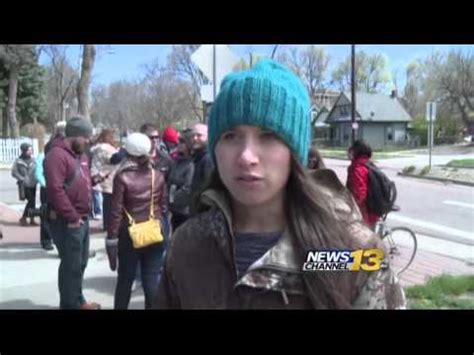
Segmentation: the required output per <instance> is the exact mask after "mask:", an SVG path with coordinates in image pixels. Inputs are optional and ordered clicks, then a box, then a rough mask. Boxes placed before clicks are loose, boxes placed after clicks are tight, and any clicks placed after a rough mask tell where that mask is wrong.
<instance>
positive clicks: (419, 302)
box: [406, 275, 474, 309]
mask: <svg viewBox="0 0 474 355" xmlns="http://www.w3.org/2000/svg"><path fill="white" fill-rule="evenodd" d="M406 296H407V298H408V302H409V308H410V309H439V308H443V309H474V275H463V276H451V275H442V276H438V277H434V278H431V279H430V280H429V281H428V282H427V283H426V284H425V285H419V286H411V287H408V288H407V289H406Z"/></svg>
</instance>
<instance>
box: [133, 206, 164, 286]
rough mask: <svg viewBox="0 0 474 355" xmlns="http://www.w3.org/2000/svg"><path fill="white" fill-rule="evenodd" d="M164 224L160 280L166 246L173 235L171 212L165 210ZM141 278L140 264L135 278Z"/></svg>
mask: <svg viewBox="0 0 474 355" xmlns="http://www.w3.org/2000/svg"><path fill="white" fill-rule="evenodd" d="M162 226H163V228H162V232H163V237H164V239H165V240H164V245H163V247H164V251H163V255H162V256H161V257H160V272H159V274H158V282H159V281H160V279H161V272H162V270H163V265H164V263H165V255H166V248H167V245H168V240H169V239H170V237H171V224H170V220H169V212H165V214H164V217H163V224H162ZM141 278H142V276H141V270H140V264H138V266H137V274H136V276H135V280H141Z"/></svg>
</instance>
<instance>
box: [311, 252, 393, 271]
mask: <svg viewBox="0 0 474 355" xmlns="http://www.w3.org/2000/svg"><path fill="white" fill-rule="evenodd" d="M386 266H387V265H386V262H385V252H384V250H383V249H358V250H309V251H308V252H307V254H306V261H305V262H304V264H303V271H378V270H380V269H382V268H385V267H386Z"/></svg>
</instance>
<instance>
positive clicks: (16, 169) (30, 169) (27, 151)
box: [11, 143, 37, 226]
mask: <svg viewBox="0 0 474 355" xmlns="http://www.w3.org/2000/svg"><path fill="white" fill-rule="evenodd" d="M20 149H21V155H20V156H19V157H18V159H16V160H15V163H14V164H13V168H12V173H11V174H12V176H13V177H14V178H15V179H17V181H18V186H19V188H20V189H21V188H23V189H24V191H25V199H26V200H27V201H28V203H27V204H26V206H25V210H24V212H23V216H22V217H21V218H20V224H21V225H22V226H26V225H27V221H26V218H27V217H30V224H31V225H37V224H36V222H35V219H34V216H31V210H34V209H35V205H36V203H35V201H36V184H37V181H36V177H35V168H36V161H35V159H33V149H32V147H31V144H29V143H23V144H22V145H21V146H20Z"/></svg>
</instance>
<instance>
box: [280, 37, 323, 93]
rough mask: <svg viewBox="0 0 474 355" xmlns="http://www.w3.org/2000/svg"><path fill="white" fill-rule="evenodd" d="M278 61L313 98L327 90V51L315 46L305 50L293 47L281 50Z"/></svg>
mask: <svg viewBox="0 0 474 355" xmlns="http://www.w3.org/2000/svg"><path fill="white" fill-rule="evenodd" d="M277 60H278V61H280V62H282V63H283V64H285V65H287V66H288V67H289V68H290V69H291V70H293V72H294V73H295V74H296V75H298V76H299V77H300V78H301V80H302V81H303V82H304V84H305V85H306V87H307V88H308V91H309V94H310V96H311V97H314V95H315V94H316V92H318V91H321V90H324V89H325V88H326V73H327V69H328V65H329V60H330V58H329V55H328V54H327V53H326V50H325V49H324V48H321V47H317V46H314V45H310V46H306V47H304V48H301V49H300V48H299V47H291V48H289V49H288V48H287V49H282V50H280V52H279V54H278V55H277Z"/></svg>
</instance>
